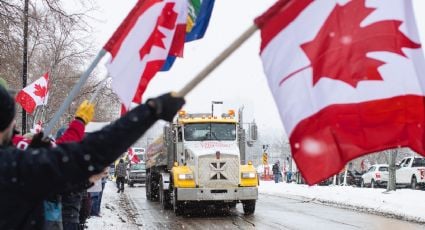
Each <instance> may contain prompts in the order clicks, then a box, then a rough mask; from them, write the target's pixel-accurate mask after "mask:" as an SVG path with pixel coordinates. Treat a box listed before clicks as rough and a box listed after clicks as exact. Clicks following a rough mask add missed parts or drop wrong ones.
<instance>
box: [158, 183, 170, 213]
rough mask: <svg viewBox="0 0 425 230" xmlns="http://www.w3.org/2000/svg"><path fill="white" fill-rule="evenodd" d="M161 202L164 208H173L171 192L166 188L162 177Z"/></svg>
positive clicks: (160, 184)
mask: <svg viewBox="0 0 425 230" xmlns="http://www.w3.org/2000/svg"><path fill="white" fill-rule="evenodd" d="M159 203H160V204H161V207H162V208H163V209H171V204H170V192H169V190H164V186H163V183H162V178H161V180H160V181H159Z"/></svg>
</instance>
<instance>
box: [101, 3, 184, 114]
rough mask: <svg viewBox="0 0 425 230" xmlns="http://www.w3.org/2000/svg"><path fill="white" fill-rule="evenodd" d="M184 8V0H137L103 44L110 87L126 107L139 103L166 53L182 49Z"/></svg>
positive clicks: (179, 52) (176, 53)
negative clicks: (107, 60)
mask: <svg viewBox="0 0 425 230" xmlns="http://www.w3.org/2000/svg"><path fill="white" fill-rule="evenodd" d="M187 11H188V5H187V0H143V1H142V0H140V1H138V3H137V4H136V6H135V7H134V8H133V9H132V11H131V12H130V13H129V15H128V16H127V18H126V19H125V20H124V21H123V23H122V24H121V25H120V27H119V28H118V29H117V31H116V32H115V33H114V35H113V36H112V37H111V39H110V40H109V41H108V43H107V44H106V45H105V47H104V49H105V50H107V51H108V52H109V53H110V54H111V56H112V58H111V60H110V61H109V63H108V64H107V68H108V72H109V74H110V75H111V77H112V89H113V90H114V91H115V93H117V95H118V97H119V98H120V99H121V102H122V103H123V104H124V105H125V107H126V108H127V109H128V108H129V106H130V104H131V102H135V103H141V101H142V95H143V93H144V91H145V90H146V87H147V85H148V84H149V82H150V80H151V79H152V78H153V77H154V76H155V74H156V73H157V72H158V71H159V70H161V68H162V66H163V65H164V63H165V60H166V59H167V56H168V54H169V53H170V52H172V54H174V55H179V54H181V53H182V50H183V46H184V38H185V26H186V18H187ZM177 36H178V37H177ZM170 49H171V50H170Z"/></svg>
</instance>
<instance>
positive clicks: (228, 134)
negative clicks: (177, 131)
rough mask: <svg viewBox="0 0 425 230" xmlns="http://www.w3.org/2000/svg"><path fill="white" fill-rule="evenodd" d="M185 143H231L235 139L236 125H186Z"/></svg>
mask: <svg viewBox="0 0 425 230" xmlns="http://www.w3.org/2000/svg"><path fill="white" fill-rule="evenodd" d="M184 139H185V140H186V141H205V140H218V141H233V140H235V139H236V124H231V123H202V124H186V125H185V126H184Z"/></svg>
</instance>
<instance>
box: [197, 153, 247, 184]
mask: <svg viewBox="0 0 425 230" xmlns="http://www.w3.org/2000/svg"><path fill="white" fill-rule="evenodd" d="M198 172H199V173H198V185H199V186H200V187H201V188H202V187H203V188H216V187H219V188H227V187H235V186H238V184H239V157H238V156H235V155H226V154H221V157H220V159H216V155H215V154H214V155H204V156H200V157H199V168H198Z"/></svg>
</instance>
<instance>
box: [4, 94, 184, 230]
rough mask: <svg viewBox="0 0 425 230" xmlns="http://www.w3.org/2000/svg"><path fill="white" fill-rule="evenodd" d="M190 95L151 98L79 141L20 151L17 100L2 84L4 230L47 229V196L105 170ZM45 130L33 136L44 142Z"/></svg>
mask: <svg viewBox="0 0 425 230" xmlns="http://www.w3.org/2000/svg"><path fill="white" fill-rule="evenodd" d="M183 104H184V99H183V98H179V97H173V96H172V95H171V94H170V93H168V94H164V95H162V96H160V97H157V98H154V99H150V100H148V101H147V102H146V103H145V104H142V105H139V106H137V107H136V108H134V109H133V110H131V111H129V112H128V113H127V114H125V115H124V116H123V117H121V118H120V119H118V120H116V121H115V122H113V123H112V124H110V125H108V126H106V127H104V128H103V129H102V130H100V131H97V132H94V133H90V134H88V135H87V136H86V137H85V138H84V139H83V140H82V141H81V142H79V143H64V144H59V145H57V146H56V147H54V148H52V147H41V148H37V149H34V148H31V147H29V148H28V149H26V150H19V149H17V148H15V147H13V146H11V145H10V140H11V138H12V134H13V131H14V125H15V121H14V117H15V102H14V99H13V98H12V97H11V96H10V95H9V94H8V92H7V91H6V90H5V89H4V88H3V87H0V163H1V164H0V204H1V205H0V229H6V230H13V229H41V228H42V227H43V226H42V225H43V221H44V217H43V209H42V208H43V200H44V199H46V198H47V196H48V195H49V194H57V193H61V192H65V191H64V189H65V188H66V187H67V185H69V184H78V183H81V182H83V181H86V180H87V179H88V178H89V177H90V176H92V175H95V174H98V173H100V172H102V171H103V169H104V168H105V167H107V166H108V165H109V164H111V163H112V162H113V161H114V160H115V159H116V158H118V157H119V156H120V155H121V154H122V153H123V152H125V151H126V150H127V149H128V148H129V147H130V146H131V145H132V144H133V143H134V142H136V141H137V140H138V139H139V138H140V137H141V136H142V135H143V133H144V132H145V131H146V130H147V129H148V128H149V127H151V126H152V125H153V124H154V123H155V122H156V121H157V120H158V119H163V120H165V121H172V119H173V117H174V116H175V114H176V113H177V111H178V110H179V109H180V108H181V107H182V106H183ZM41 139H42V133H41V134H39V135H36V136H35V137H34V138H33V142H34V141H35V140H36V141H40V140H41Z"/></svg>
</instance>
